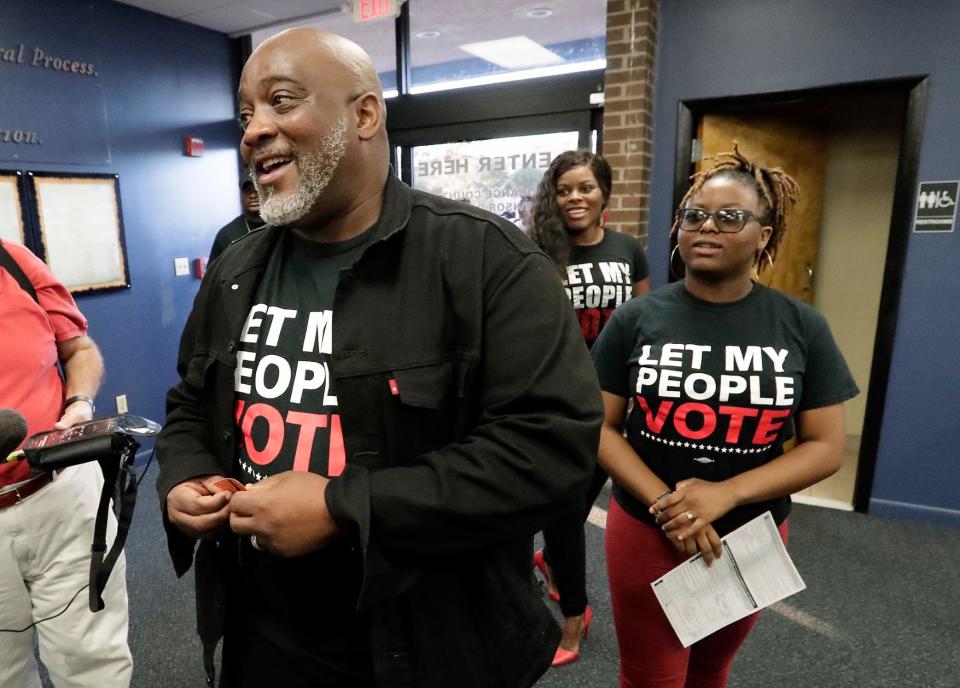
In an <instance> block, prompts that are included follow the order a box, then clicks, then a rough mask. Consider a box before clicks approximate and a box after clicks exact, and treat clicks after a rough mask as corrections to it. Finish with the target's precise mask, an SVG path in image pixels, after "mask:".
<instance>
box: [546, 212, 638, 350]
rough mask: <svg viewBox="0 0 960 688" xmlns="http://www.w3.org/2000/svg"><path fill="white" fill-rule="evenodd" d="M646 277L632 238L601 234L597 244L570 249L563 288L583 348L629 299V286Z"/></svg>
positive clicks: (635, 241)
mask: <svg viewBox="0 0 960 688" xmlns="http://www.w3.org/2000/svg"><path fill="white" fill-rule="evenodd" d="M649 274H650V270H649V268H648V267H647V256H646V254H644V252H643V247H642V246H640V242H639V241H638V240H637V238H636V237H635V236H632V235H630V234H623V233H622V232H615V231H612V230H609V229H605V230H604V231H603V238H602V239H601V240H600V243H599V244H594V245H592V246H576V245H574V246H571V247H570V258H569V260H568V262H567V277H566V279H565V280H563V286H564V288H565V289H566V291H567V297H568V298H569V299H570V303H572V304H573V310H574V311H575V312H576V314H577V320H578V321H579V322H580V328H581V329H582V330H583V338H584V339H585V340H586V342H587V346H588V347H589V346H593V342H594V341H596V339H597V336H599V334H600V330H602V329H603V326H604V325H605V324H606V323H607V321H608V320H609V319H610V316H611V314H613V311H614V309H615V308H616V307H617V306H619V305H620V304H622V303H624V302H625V301H628V300H629V299H630V298H631V297H632V296H633V285H634V283H636V282H640V281H641V280H643V279H646V277H647V275H649Z"/></svg>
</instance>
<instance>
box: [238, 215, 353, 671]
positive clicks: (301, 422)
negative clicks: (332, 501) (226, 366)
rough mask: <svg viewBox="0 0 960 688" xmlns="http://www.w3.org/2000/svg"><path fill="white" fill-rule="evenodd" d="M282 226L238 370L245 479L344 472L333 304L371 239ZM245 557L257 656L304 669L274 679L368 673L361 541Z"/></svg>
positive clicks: (250, 632) (250, 636)
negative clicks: (345, 271) (314, 234)
mask: <svg viewBox="0 0 960 688" xmlns="http://www.w3.org/2000/svg"><path fill="white" fill-rule="evenodd" d="M276 231H283V236H281V237H280V239H278V241H277V245H276V248H275V249H274V252H273V254H272V255H271V257H270V260H269V262H268V264H267V268H266V271H265V273H264V277H263V280H262V281H261V283H260V287H259V289H258V292H257V297H256V303H255V305H254V306H253V307H252V308H251V309H250V312H249V314H248V316H247V321H246V323H245V324H244V327H243V330H242V333H241V337H240V342H239V351H238V353H237V370H236V373H235V376H234V391H235V393H236V399H235V418H236V422H237V436H238V437H240V438H241V440H240V445H239V447H238V450H237V475H238V476H239V478H240V479H241V480H242V481H244V482H247V483H251V482H255V481H259V480H261V479H263V478H265V477H268V476H272V475H276V474H278V473H281V472H283V471H290V470H293V471H311V472H313V473H319V474H320V475H324V476H327V477H332V476H336V475H339V474H340V473H342V472H343V468H344V463H345V452H344V442H343V435H342V432H341V425H340V416H339V413H338V411H337V396H336V390H335V389H334V388H333V386H332V385H331V384H330V372H329V365H328V357H329V356H330V354H331V353H332V344H333V330H332V328H333V310H332V309H333V303H334V295H335V292H336V288H337V283H338V281H339V278H340V270H341V269H342V268H347V267H349V266H351V265H353V263H355V262H356V260H357V259H358V258H359V256H360V254H361V253H362V251H363V249H364V247H365V246H366V244H367V242H368V241H369V239H370V236H371V235H372V233H371V232H369V231H368V232H365V233H363V234H361V235H359V236H357V237H354V238H353V239H349V240H347V241H343V242H337V243H319V242H313V241H309V240H306V239H303V238H302V237H299V236H297V235H296V234H294V233H293V232H292V231H290V230H276ZM244 554H245V556H244V565H243V567H242V568H243V570H242V575H243V576H244V578H245V579H244V586H243V589H245V590H246V591H247V592H246V593H244V597H245V599H243V600H241V601H240V603H241V604H243V605H244V609H245V612H246V614H247V617H248V623H247V627H248V628H247V638H246V644H247V647H248V651H251V650H252V651H256V646H257V645H258V644H263V643H269V644H270V645H271V647H270V648H269V649H268V651H267V654H268V655H271V656H277V655H281V656H289V657H290V658H291V663H290V665H289V666H290V667H294V666H296V667H297V669H296V677H293V676H291V677H290V681H291V682H289V683H288V682H287V681H285V680H282V677H283V673H282V672H283V670H284V669H283V667H277V668H276V672H278V673H276V674H275V676H276V678H277V682H278V683H279V684H281V685H294V684H295V685H324V686H326V685H330V686H339V685H352V682H353V681H356V682H357V683H359V682H360V681H363V680H369V679H370V677H371V676H372V659H371V656H370V641H369V632H368V623H367V619H366V617H365V616H364V615H360V614H357V613H356V612H355V611H354V606H355V604H356V600H357V596H358V594H359V589H360V583H361V576H362V569H361V563H360V554H359V551H358V548H357V546H356V543H353V542H351V541H350V540H348V539H344V540H341V541H338V542H336V543H334V544H332V545H331V546H329V547H326V548H324V549H322V550H320V551H317V552H313V553H310V554H307V555H306V556H303V557H299V558H295V559H284V558H282V557H277V556H273V555H270V554H267V553H263V552H258V551H255V550H253V549H252V548H245V552H244ZM250 645H253V646H254V647H253V648H250V647H249V646H250ZM265 650H266V648H265ZM290 671H293V669H292V668H291V669H290ZM294 679H295V682H294Z"/></svg>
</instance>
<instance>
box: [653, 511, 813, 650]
mask: <svg viewBox="0 0 960 688" xmlns="http://www.w3.org/2000/svg"><path fill="white" fill-rule="evenodd" d="M720 541H721V542H722V543H723V555H722V556H721V557H720V558H719V559H715V560H714V562H713V566H710V567H707V565H706V564H705V563H704V561H703V555H702V554H699V553H698V554H696V555H694V556H692V557H690V558H689V559H687V561H685V562H684V563H682V564H680V565H679V566H677V567H676V568H675V569H673V570H672V571H670V572H668V573H667V574H665V575H663V576H661V577H660V578H658V579H657V580H655V581H654V582H653V583H651V586H652V587H653V592H654V594H655V595H656V596H657V600H658V601H659V602H660V606H661V607H663V611H664V613H665V614H666V615H667V619H668V620H669V621H670V625H671V626H673V630H674V631H675V632H676V634H677V637H678V638H679V639H680V643H681V644H682V645H683V646H684V647H690V646H691V645H692V644H693V643H695V642H697V641H698V640H700V639H701V638H704V637H706V636H708V635H710V634H711V633H713V632H714V631H717V630H719V629H721V628H723V627H724V626H727V625H729V624H731V623H733V622H734V621H738V620H740V619H742V618H743V617H745V616H749V615H750V614H753V613H754V612H756V611H759V610H761V609H763V608H764V607H769V606H770V605H771V604H773V603H774V602H779V601H780V600H782V599H784V598H786V597H789V596H790V595H793V594H794V593H797V592H800V591H801V590H803V589H804V588H806V587H807V586H806V584H804V582H803V579H802V578H800V574H799V573H798V572H797V568H796V567H795V566H794V565H793V561H792V560H791V559H790V555H789V554H787V548H786V547H784V546H783V540H781V539H780V533H779V532H778V531H777V524H776V523H775V522H774V520H773V516H772V515H771V514H770V512H769V511H767V512H765V513H763V514H761V515H760V516H757V517H756V518H755V519H753V520H752V521H750V522H749V523H745V524H744V525H742V526H740V527H739V528H737V529H736V530H735V531H733V532H732V533H728V534H727V535H726V536H725V537H723V538H721V539H720Z"/></svg>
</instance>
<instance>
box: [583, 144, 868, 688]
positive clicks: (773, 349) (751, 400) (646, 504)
mask: <svg viewBox="0 0 960 688" xmlns="http://www.w3.org/2000/svg"><path fill="white" fill-rule="evenodd" d="M708 160H712V161H713V162H715V163H716V166H714V167H713V168H711V169H709V170H706V171H704V172H700V173H698V174H696V175H694V176H693V178H692V179H693V185H692V187H691V188H690V191H689V192H687V194H686V196H684V198H683V201H682V202H681V205H680V209H679V210H678V211H677V216H676V221H675V223H674V225H673V230H672V231H673V233H674V234H675V236H676V239H677V249H676V251H675V253H676V254H679V256H678V257H679V259H680V260H679V261H677V262H680V261H682V263H683V265H684V266H685V276H684V278H683V279H682V280H681V281H678V282H675V283H673V284H670V285H668V286H666V287H664V288H662V289H658V290H656V291H654V292H652V293H650V294H649V295H647V296H644V297H643V298H641V299H635V300H633V301H631V302H629V303H627V304H624V306H623V308H620V309H619V310H618V311H617V312H616V313H614V315H613V317H612V318H611V320H610V322H609V323H608V324H607V327H606V328H605V329H604V331H603V332H602V333H601V335H600V338H599V339H598V340H597V342H596V344H595V345H594V347H593V358H594V364H595V365H596V367H597V372H598V375H599V377H600V385H601V388H602V389H603V399H604V409H605V420H604V425H603V430H602V432H601V439H600V463H601V464H602V465H603V467H604V468H605V469H606V470H607V471H608V472H609V473H610V475H611V476H612V477H613V480H614V489H613V497H614V498H613V499H612V500H611V502H610V510H609V513H608V517H607V532H606V553H607V569H608V576H609V579H610V592H611V601H612V605H613V610H614V622H615V625H616V631H617V641H618V644H619V647H620V685H621V686H624V687H629V688H640V687H651V688H652V687H653V686H656V687H657V688H668V687H669V688H681V687H684V686H686V687H693V686H696V687H697V688H714V687H720V686H725V685H726V683H727V675H728V673H729V669H730V664H731V662H732V661H733V657H734V655H735V654H736V652H737V650H738V649H739V648H740V646H741V644H742V643H743V641H744V640H745V639H746V636H747V633H748V632H749V631H750V629H751V627H752V626H753V625H754V623H756V621H757V615H756V614H754V615H753V616H750V617H748V618H745V619H743V620H741V621H738V622H736V623H734V624H732V625H729V626H727V627H725V628H723V629H721V630H719V631H717V632H715V633H713V634H712V635H710V636H708V637H706V638H704V639H702V640H700V641H699V642H697V643H694V644H693V645H692V646H690V647H689V648H683V647H682V646H681V644H680V641H679V640H678V639H677V636H676V634H675V633H674V632H673V629H672V628H671V626H670V624H669V622H668V621H667V618H666V616H665V615H664V613H663V611H662V610H661V608H660V606H659V604H658V603H657V600H656V598H655V596H654V594H653V591H652V589H651V587H650V584H651V583H652V582H653V581H655V580H656V579H657V578H659V577H660V576H662V575H663V574H664V573H666V572H667V571H669V570H670V569H672V568H674V567H675V566H677V565H678V564H680V563H681V562H683V561H684V560H686V559H687V558H688V557H690V556H691V555H694V554H696V553H697V552H700V553H702V555H703V559H704V561H705V562H706V563H707V565H710V564H712V563H713V561H714V560H715V559H716V558H717V557H721V556H723V554H722V547H721V542H720V538H721V537H723V536H724V535H725V534H727V533H729V532H730V531H732V530H734V529H735V528H737V527H739V526H741V525H743V524H744V523H746V522H747V521H750V520H751V519H753V518H754V517H756V516H758V515H760V514H762V513H764V512H766V511H770V512H771V513H772V515H773V517H774V519H775V521H776V522H777V524H778V526H779V528H780V534H781V537H782V538H783V539H784V541H786V538H787V521H786V518H787V515H788V513H789V511H790V495H791V494H792V493H794V492H798V491H799V490H803V489H804V488H806V487H809V486H810V485H812V484H814V483H816V482H818V481H820V480H822V479H824V478H826V477H827V476H829V475H831V474H833V473H834V472H836V470H837V469H838V468H839V467H840V460H841V455H842V450H843V443H844V424H843V406H842V402H844V401H846V400H847V399H850V398H852V397H853V396H855V395H856V394H857V391H858V390H857V387H856V384H855V383H854V381H853V378H852V377H851V375H850V372H849V370H848V369H847V365H846V363H845V362H844V359H843V356H842V355H841V353H840V351H839V350H838V348H837V346H836V344H835V343H834V340H833V337H832V335H831V334H830V330H829V328H828V327H827V323H826V321H825V320H824V318H823V317H822V316H821V315H820V314H819V313H817V312H816V311H815V310H813V309H812V308H810V307H809V306H807V305H805V304H803V303H800V302H799V301H796V300H794V299H792V298H790V297H788V296H785V295H783V294H781V293H779V292H777V291H774V290H772V289H769V288H767V287H764V286H762V285H760V284H758V283H757V282H756V281H755V280H754V278H753V275H754V272H755V271H760V270H762V269H764V268H765V267H768V266H769V265H771V264H772V263H773V260H774V259H775V258H776V255H777V248H778V247H779V246H780V244H781V240H782V238H783V235H784V232H785V231H786V215H787V211H788V210H789V209H790V208H791V207H792V206H793V205H794V204H795V203H796V201H797V198H798V193H799V189H798V188H797V185H796V183H795V182H794V180H793V179H792V178H791V177H789V176H788V175H787V174H785V173H784V172H783V171H782V170H781V169H779V168H773V169H769V168H765V167H762V166H760V165H758V164H756V163H754V162H752V161H750V160H748V159H747V158H745V157H744V156H743V155H742V154H741V153H740V151H739V150H738V149H737V146H736V144H734V150H733V152H732V153H723V154H720V155H717V156H712V158H708ZM676 257H677V256H672V258H674V259H676ZM628 401H632V402H633V404H632V409H631V410H630V412H629V415H628V413H627V410H628ZM624 428H625V429H626V436H624V433H623V431H624ZM794 428H795V429H794ZM794 434H795V436H796V445H795V446H794V447H793V448H791V449H789V450H788V451H784V450H783V443H784V441H785V440H786V439H787V438H788V437H791V436H793V435H794Z"/></svg>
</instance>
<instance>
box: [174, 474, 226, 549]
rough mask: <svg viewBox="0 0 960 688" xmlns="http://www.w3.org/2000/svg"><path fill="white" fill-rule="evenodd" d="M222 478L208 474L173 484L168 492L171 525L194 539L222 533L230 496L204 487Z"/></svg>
mask: <svg viewBox="0 0 960 688" xmlns="http://www.w3.org/2000/svg"><path fill="white" fill-rule="evenodd" d="M222 479H223V476H221V475H210V476H204V477H201V478H193V479H192V480H185V481H183V482H182V483H178V484H176V485H174V486H173V489H172V490H170V492H168V493H167V518H169V519H170V523H172V524H173V525H175V526H176V527H177V529H178V530H180V531H181V532H182V533H184V534H185V535H189V536H191V537H195V538H210V537H214V536H216V535H218V534H220V533H221V532H223V531H224V530H225V528H226V526H227V523H228V521H229V518H230V508H229V507H230V495H231V493H230V492H229V491H226V490H224V491H220V492H214V490H213V489H212V488H209V489H208V488H207V485H213V483H215V482H217V481H218V480H222Z"/></svg>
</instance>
